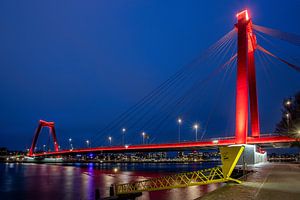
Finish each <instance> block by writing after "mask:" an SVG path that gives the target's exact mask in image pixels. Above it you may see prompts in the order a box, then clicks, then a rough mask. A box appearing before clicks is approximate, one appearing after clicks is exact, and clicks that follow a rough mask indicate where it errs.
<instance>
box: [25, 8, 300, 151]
mask: <svg viewBox="0 0 300 200" xmlns="http://www.w3.org/2000/svg"><path fill="white" fill-rule="evenodd" d="M236 17H237V23H236V24H235V29H234V30H233V31H231V32H229V33H228V34H227V35H225V36H224V37H223V39H221V40H219V41H218V42H217V45H220V44H226V45H227V46H225V47H224V46H223V48H226V47H228V40H226V39H228V37H231V36H232V35H234V34H236V33H237V52H235V53H234V55H233V56H231V58H230V59H229V60H228V61H227V62H226V63H225V64H222V65H221V67H220V68H218V69H217V70H215V71H214V72H213V74H214V73H217V72H219V71H221V70H222V69H224V68H225V67H227V66H228V65H231V64H232V63H234V62H235V61H236V65H237V80H236V101H235V102H236V104H235V112H236V113H235V137H231V138H228V137H227V138H218V139H209V140H201V141H197V139H196V141H195V142H180V140H179V142H177V143H164V144H142V145H125V143H124V142H123V144H122V145H119V146H106V147H93V148H90V147H88V148H81V149H73V148H72V149H68V150H60V149H59V146H58V140H57V138H56V134H55V128H54V123H53V122H46V121H42V120H41V121H40V122H39V126H38V128H37V130H36V132H35V135H34V138H33V142H32V145H31V147H30V150H29V153H28V155H29V156H57V155H67V154H76V153H88V152H138V151H174V150H187V149H198V148H214V147H217V146H225V145H232V144H258V145H260V146H262V147H266V146H270V145H273V144H276V143H290V142H293V141H295V139H294V138H289V137H286V136H281V135H278V134H276V135H263V134H261V131H260V130H261V128H260V118H259V107H258V95H257V84H256V67H255V52H256V51H260V52H262V53H265V54H267V55H269V56H271V57H273V58H275V59H277V60H279V61H280V62H282V63H284V64H286V65H287V66H288V67H291V68H292V69H294V70H296V71H297V72H299V71H300V68H299V67H298V66H297V65H294V64H292V63H290V62H288V61H287V60H285V59H282V58H281V57H278V56H276V55H275V54H274V53H271V52H270V51H268V50H266V49H265V48H264V47H262V46H261V45H260V44H258V43H257V40H256V34H255V32H256V31H257V32H262V33H265V34H269V35H271V36H274V37H278V38H279V39H282V40H285V41H287V42H290V43H293V44H295V45H296V46H299V44H300V40H299V38H300V37H299V36H296V35H292V34H287V33H283V32H280V31H276V30H273V29H269V28H265V27H262V26H258V25H254V24H252V19H251V17H250V15H249V13H248V11H247V10H244V11H242V12H239V13H238V14H237V16H236ZM217 45H213V46H212V47H211V48H209V51H219V49H217V48H216V46H217ZM231 45H232V44H231ZM229 46H230V45H229ZM191 68H192V67H188V69H191ZM184 70H185V69H183V70H181V71H179V72H178V73H176V74H175V75H174V76H173V77H171V78H170V79H168V80H167V81H166V82H164V83H163V84H162V86H160V87H159V88H158V90H155V91H154V92H152V93H150V95H148V96H147V97H148V98H149V99H150V100H148V99H145V98H144V99H142V101H141V102H139V103H138V104H137V106H135V107H133V108H132V109H131V111H130V112H135V111H136V112H138V106H140V105H144V104H145V102H146V101H150V102H152V101H154V100H153V99H154V98H155V96H157V95H160V94H161V93H162V89H168V88H169V87H170V86H171V85H172V84H175V83H177V82H179V81H182V80H183V72H184ZM178 80H179V81H178ZM204 81H205V80H204ZM200 82H203V80H201V81H200ZM192 89H193V88H192ZM188 93H189V91H187V93H186V94H188ZM184 100H185V98H179V100H178V101H177V102H176V104H175V106H176V105H179V104H180V103H182V102H183V101H184ZM171 110H172V108H171ZM167 111H168V112H169V111H170V110H167ZM249 111H250V113H249ZM130 114H131V113H130ZM124 119H127V116H126V115H121V116H120V118H119V119H118V120H119V121H122V120H124ZM153 119H154V118H153ZM153 119H152V118H151V119H150V120H152V121H153ZM249 121H250V124H249ZM111 126H113V125H111ZM43 127H48V128H49V130H50V133H51V135H52V137H53V141H54V151H51V152H43V153H35V152H34V149H35V146H36V143H37V139H38V136H39V133H40V131H41V129H42V128H43ZM248 129H249V130H248ZM109 130H110V126H108V128H106V129H105V131H106V132H107V131H109ZM124 130H125V129H124ZM248 133H250V134H249V135H248Z"/></svg>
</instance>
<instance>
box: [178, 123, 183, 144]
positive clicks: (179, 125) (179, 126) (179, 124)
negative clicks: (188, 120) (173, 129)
mask: <svg viewBox="0 0 300 200" xmlns="http://www.w3.org/2000/svg"><path fill="white" fill-rule="evenodd" d="M177 123H178V142H179V143H180V131H181V130H180V128H181V124H182V119H181V118H178V120H177Z"/></svg>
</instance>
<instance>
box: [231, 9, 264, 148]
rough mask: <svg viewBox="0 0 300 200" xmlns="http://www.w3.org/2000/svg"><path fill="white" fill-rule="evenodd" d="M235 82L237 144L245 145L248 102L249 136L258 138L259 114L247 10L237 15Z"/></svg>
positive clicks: (253, 45) (252, 38)
mask: <svg viewBox="0 0 300 200" xmlns="http://www.w3.org/2000/svg"><path fill="white" fill-rule="evenodd" d="M237 20H238V22H237V24H236V25H235V26H236V28H237V32H238V48H237V82H236V128H235V137H236V143H237V144H246V143H247V135H248V120H249V119H248V108H249V107H248V106H249V102H250V114H251V136H252V137H259V135H260V128H259V114H258V102H257V88H256V73H255V59H254V52H255V49H256V37H255V34H254V33H253V31H252V20H251V18H250V16H249V13H248V11H247V10H243V11H241V12H239V13H238V14H237Z"/></svg>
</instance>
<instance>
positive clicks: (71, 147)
mask: <svg viewBox="0 0 300 200" xmlns="http://www.w3.org/2000/svg"><path fill="white" fill-rule="evenodd" d="M69 144H70V149H73V145H72V138H69Z"/></svg>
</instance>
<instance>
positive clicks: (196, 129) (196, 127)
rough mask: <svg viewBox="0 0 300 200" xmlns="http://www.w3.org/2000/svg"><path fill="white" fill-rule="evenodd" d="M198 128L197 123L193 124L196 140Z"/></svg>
mask: <svg viewBox="0 0 300 200" xmlns="http://www.w3.org/2000/svg"><path fill="white" fill-rule="evenodd" d="M198 128H199V125H198V124H194V129H195V134H196V142H197V141H198Z"/></svg>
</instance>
